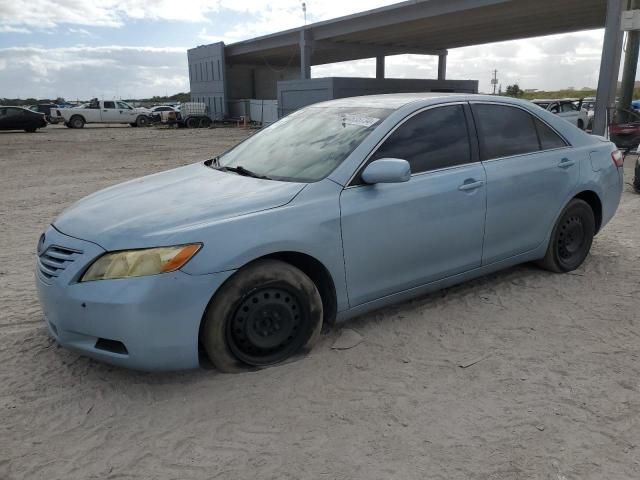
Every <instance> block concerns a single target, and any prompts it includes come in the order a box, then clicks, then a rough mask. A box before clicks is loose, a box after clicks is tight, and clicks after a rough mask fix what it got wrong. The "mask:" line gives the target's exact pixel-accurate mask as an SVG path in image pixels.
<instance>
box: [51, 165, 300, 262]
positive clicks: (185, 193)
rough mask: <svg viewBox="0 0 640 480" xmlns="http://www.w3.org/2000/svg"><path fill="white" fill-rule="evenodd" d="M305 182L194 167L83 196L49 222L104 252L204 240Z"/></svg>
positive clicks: (286, 197)
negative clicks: (218, 226) (216, 227)
mask: <svg viewBox="0 0 640 480" xmlns="http://www.w3.org/2000/svg"><path fill="white" fill-rule="evenodd" d="M304 186H305V184H302V183H290V182H279V181H273V180H262V179H257V178H251V177H243V176H240V175H237V174H235V173H230V172H220V171H217V170H213V169H211V168H209V167H206V166H205V165H204V164H202V163H199V164H194V165H189V166H186V167H181V168H177V169H175V170H169V171H166V172H162V173H157V174H155V175H149V176H147V177H142V178H139V179H136V180H131V181H129V182H126V183H122V184H120V185H116V186H113V187H110V188H107V189H105V190H101V191H99V192H96V193H94V194H92V195H89V196H88V197H85V198H83V199H82V200H80V201H79V202H77V203H76V204H74V205H72V206H71V207H70V208H68V209H67V210H65V211H64V212H63V213H62V215H60V217H59V218H58V219H57V220H56V221H55V222H54V223H53V226H54V227H55V228H56V229H57V230H59V231H60V232H62V233H64V234H66V235H69V236H72V237H76V238H80V239H83V240H88V241H90V242H93V243H96V244H98V245H100V246H101V247H103V248H104V249H106V250H120V249H128V248H143V247H150V246H158V245H171V244H176V243H186V242H196V241H203V240H204V239H202V238H200V236H199V234H200V232H201V230H202V229H203V228H206V227H207V226H209V225H211V224H212V223H215V222H219V221H221V220H225V219H229V218H233V217H237V216H240V215H246V214H249V213H254V212H259V211H261V210H267V209H271V208H276V207H279V206H282V205H285V204H287V203H289V202H290V201H291V200H292V199H293V198H294V197H295V196H296V195H297V194H298V193H299V192H300V191H301V190H302V189H303V188H304Z"/></svg>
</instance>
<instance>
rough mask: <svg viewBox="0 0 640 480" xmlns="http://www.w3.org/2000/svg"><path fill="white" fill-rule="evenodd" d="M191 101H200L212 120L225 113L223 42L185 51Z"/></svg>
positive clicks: (218, 118) (222, 116)
mask: <svg viewBox="0 0 640 480" xmlns="http://www.w3.org/2000/svg"><path fill="white" fill-rule="evenodd" d="M187 58H188V60H189V84H190V86H191V101H192V102H202V103H204V104H205V105H207V107H208V109H209V116H210V117H211V118H212V119H213V120H222V119H223V118H224V117H225V116H226V115H227V96H226V85H225V59H224V42H218V43H213V44H211V45H204V46H200V47H196V48H192V49H191V50H188V51H187Z"/></svg>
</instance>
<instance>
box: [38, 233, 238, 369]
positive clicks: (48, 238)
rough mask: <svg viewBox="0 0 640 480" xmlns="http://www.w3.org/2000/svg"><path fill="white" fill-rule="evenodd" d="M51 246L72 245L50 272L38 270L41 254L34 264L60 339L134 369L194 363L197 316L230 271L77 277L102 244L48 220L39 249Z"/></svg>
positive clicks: (46, 313)
mask: <svg viewBox="0 0 640 480" xmlns="http://www.w3.org/2000/svg"><path fill="white" fill-rule="evenodd" d="M52 246H53V247H54V248H57V246H59V247H63V248H64V249H67V250H68V251H71V250H73V251H75V252H77V253H74V254H73V260H72V261H70V262H66V263H67V264H66V265H65V267H64V269H63V270H60V271H57V272H56V274H57V275H56V276H51V275H50V273H51V270H44V271H43V267H42V264H41V263H40V261H41V260H42V257H40V261H39V262H38V264H37V266H36V285H37V290H38V296H39V299H40V303H41V305H42V309H43V311H44V316H45V320H46V323H47V327H48V329H49V333H50V334H51V336H53V337H54V338H55V339H56V340H57V341H58V343H60V345H62V346H63V347H66V348H69V349H72V350H75V351H77V352H79V353H82V354H84V355H87V356H90V357H93V358H95V359H98V360H101V361H104V362H108V363H111V364H114V365H118V366H123V367H127V368H133V369H137V370H180V369H188V368H196V367H198V365H199V361H198V333H199V328H200V322H201V320H202V316H203V314H204V311H205V309H206V306H207V304H208V302H209V300H210V299H211V297H212V296H213V294H214V293H215V292H216V290H217V289H218V288H219V287H220V285H222V283H223V282H224V281H225V280H226V279H227V278H228V277H229V276H230V275H231V274H232V273H233V272H223V273H217V274H210V275H189V274H186V273H184V272H181V271H177V272H172V273H166V274H161V275H152V276H148V277H138V278H130V279H118V280H100V281H95V282H86V283H78V279H79V278H80V276H81V275H82V273H83V272H84V271H85V270H86V268H87V267H88V266H89V264H90V263H91V262H93V261H94V260H95V259H96V258H97V257H98V256H100V255H102V254H103V253H104V250H103V249H102V248H100V247H99V246H98V245H96V244H93V243H91V242H86V241H83V240H78V239H75V238H72V237H69V236H67V235H63V234H62V233H60V232H58V231H57V230H55V229H54V228H53V227H50V228H49V229H48V230H47V232H46V233H45V242H44V245H41V248H40V252H41V253H42V252H46V251H49V248H50V247H52ZM196 258H197V257H196ZM194 260H195V259H194Z"/></svg>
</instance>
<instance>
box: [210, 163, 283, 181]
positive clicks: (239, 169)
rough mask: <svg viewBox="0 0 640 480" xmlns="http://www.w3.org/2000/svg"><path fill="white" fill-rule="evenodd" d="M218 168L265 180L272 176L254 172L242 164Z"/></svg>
mask: <svg viewBox="0 0 640 480" xmlns="http://www.w3.org/2000/svg"><path fill="white" fill-rule="evenodd" d="M218 170H222V171H223V172H234V173H237V174H238V175H242V176H245V177H253V178H261V179H263V180H271V178H270V177H268V176H266V175H260V174H259V173H256V172H252V171H251V170H249V169H247V168H244V167H243V166H242V165H238V166H237V167H220V168H219V169H218Z"/></svg>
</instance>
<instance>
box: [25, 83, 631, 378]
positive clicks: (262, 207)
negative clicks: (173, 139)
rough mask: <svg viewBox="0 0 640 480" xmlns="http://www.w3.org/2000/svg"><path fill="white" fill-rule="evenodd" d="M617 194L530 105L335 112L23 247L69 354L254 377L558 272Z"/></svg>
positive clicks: (121, 197) (433, 99)
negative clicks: (453, 294)
mask: <svg viewBox="0 0 640 480" xmlns="http://www.w3.org/2000/svg"><path fill="white" fill-rule="evenodd" d="M132 161H133V160H132ZM622 186H623V178H622V155H621V153H620V152H619V151H618V150H617V149H616V147H615V145H613V144H612V143H611V142H609V141H607V140H606V139H604V138H602V137H597V136H591V135H588V134H586V133H584V132H582V131H580V130H578V129H577V128H575V127H573V126H571V125H569V124H568V123H567V122H565V121H563V120H562V119H560V118H559V117H558V116H556V115H553V114H551V113H550V112H548V111H544V110H542V109H540V108H537V107H535V106H534V105H532V104H531V103H529V102H525V101H522V100H517V99H510V98H504V97H494V96H481V95H453V94H452V95H448V94H435V93H434V94H426V93H424V94H395V95H381V96H371V97H357V98H348V99H341V100H334V101H330V102H325V103H320V104H316V105H313V106H309V107H307V108H304V109H302V110H299V111H297V112H295V113H292V114H291V115H289V116H287V117H285V118H283V119H281V120H279V121H278V122H276V123H274V124H273V125H271V126H270V127H268V128H265V129H263V130H261V131H260V132H258V133H256V134H255V135H253V136H252V137H250V138H248V139H247V140H245V141H244V142H242V143H240V144H239V145H237V146H236V147H234V148H232V149H231V150H229V151H228V152H227V153H225V154H223V155H222V156H220V157H218V158H214V159H210V160H207V161H204V162H199V163H195V164H192V165H189V166H185V167H181V168H177V169H174V170H169V171H166V172H164V173H158V174H155V175H151V176H147V177H143V178H140V179H138V180H133V181H129V182H126V183H124V184H121V185H116V186H113V187H110V188H107V189H106V190H103V191H101V192H98V193H94V194H93V195H91V196H89V197H87V198H85V199H83V200H81V201H79V202H78V203H76V204H75V205H73V206H72V207H70V208H69V209H67V210H66V211H65V212H64V213H63V214H62V215H61V216H60V217H58V218H57V219H56V220H54V221H53V223H52V225H51V226H50V227H49V228H47V230H46V232H45V233H44V234H43V235H42V236H41V237H40V240H39V242H38V247H37V252H38V254H37V265H36V283H37V290H38V294H39V298H40V302H41V304H42V307H43V311H44V314H45V318H46V324H47V325H48V328H49V332H50V334H51V335H52V336H53V337H54V338H55V339H57V341H58V342H59V343H60V344H61V345H62V346H64V347H68V348H71V349H74V350H76V351H78V352H80V353H82V354H85V355H88V356H91V357H94V358H97V359H100V360H103V361H106V362H110V363H113V364H117V365H122V366H126V367H133V368H137V369H144V370H158V369H164V370H166V369H181V368H191V367H196V366H198V365H199V358H200V357H199V353H200V352H206V354H207V355H208V356H209V358H210V359H211V360H212V361H213V363H214V364H215V365H216V366H217V367H218V368H219V369H220V370H223V371H238V370H243V369H246V368H258V367H262V366H265V365H271V364H274V363H278V362H281V361H283V360H285V359H287V358H289V357H291V356H293V355H296V354H299V353H301V352H305V351H307V350H309V349H310V348H311V346H312V345H313V344H314V342H315V341H316V340H317V339H318V335H319V333H320V329H321V326H322V325H323V324H329V325H330V324H332V323H333V322H335V321H344V320H346V319H348V318H351V317H354V316H356V315H361V314H363V313H365V312H367V311H370V310H372V309H375V308H379V307H382V306H385V305H389V304H392V303H396V302H399V301H403V300H406V299H409V298H412V297H415V296H418V295H422V294H424V293H426V292H430V291H433V290H437V289H440V288H443V287H446V286H449V285H453V284H456V283H460V282H463V281H466V280H469V279H471V278H475V277H478V276H481V275H486V274H488V273H490V272H494V271H497V270H500V269H503V268H507V267H510V266H512V265H516V264H519V263H523V262H529V261H536V262H538V264H539V265H541V266H542V267H543V268H545V269H548V270H551V271H553V272H568V271H571V270H574V269H576V268H578V267H579V266H580V265H581V264H582V262H583V261H584V260H585V258H586V257H587V255H588V252H589V250H590V247H591V242H592V239H593V236H594V235H595V234H597V233H598V232H599V231H600V230H601V229H602V228H603V227H604V226H605V225H606V224H607V222H608V221H609V220H610V219H611V218H612V217H613V215H614V213H615V211H616V209H617V207H618V203H619V201H620V196H621V192H622ZM199 345H201V346H202V349H201V350H200V349H199Z"/></svg>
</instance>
